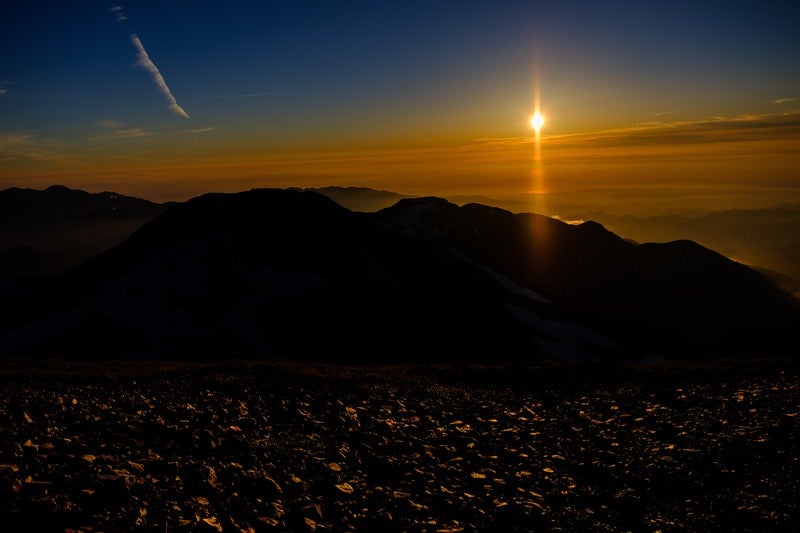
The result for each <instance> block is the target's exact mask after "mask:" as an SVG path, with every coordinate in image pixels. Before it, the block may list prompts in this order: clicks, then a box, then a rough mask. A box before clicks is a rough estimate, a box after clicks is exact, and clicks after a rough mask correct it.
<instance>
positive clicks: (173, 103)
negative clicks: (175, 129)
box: [131, 34, 189, 118]
mask: <svg viewBox="0 0 800 533" xmlns="http://www.w3.org/2000/svg"><path fill="white" fill-rule="evenodd" d="M131 42H132V43H133V46H135V47H136V55H137V57H138V58H139V63H138V64H139V66H140V67H142V68H144V69H145V70H147V71H148V72H149V73H150V75H151V76H152V77H153V81H154V82H155V84H156V85H157V86H158V88H159V90H160V91H161V92H162V94H163V95H164V97H165V98H166V99H167V102H168V103H169V104H168V105H167V107H168V108H169V110H170V111H172V112H173V113H175V114H176V115H178V116H181V117H183V118H189V114H188V113H187V112H186V111H184V110H183V108H182V107H181V106H180V105H178V101H177V100H175V97H174V96H173V95H172V91H170V90H169V86H167V82H166V81H164V76H162V75H161V72H159V70H158V67H157V66H156V65H155V63H153V61H152V60H151V59H150V56H149V55H147V51H146V50H145V49H144V46H142V41H140V40H139V37H137V36H136V35H135V34H131Z"/></svg>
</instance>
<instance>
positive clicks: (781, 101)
mask: <svg viewBox="0 0 800 533" xmlns="http://www.w3.org/2000/svg"><path fill="white" fill-rule="evenodd" d="M798 100H800V98H798V97H797V96H790V97H788V98H776V99H775V100H773V101H772V103H773V104H789V103H792V102H796V101H798Z"/></svg>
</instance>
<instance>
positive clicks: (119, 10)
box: [109, 5, 128, 22]
mask: <svg viewBox="0 0 800 533" xmlns="http://www.w3.org/2000/svg"><path fill="white" fill-rule="evenodd" d="M109 11H111V12H112V13H114V16H115V17H117V22H122V21H123V20H128V17H126V16H125V13H123V11H122V7H121V6H118V5H115V6H112V7H111V9H109Z"/></svg>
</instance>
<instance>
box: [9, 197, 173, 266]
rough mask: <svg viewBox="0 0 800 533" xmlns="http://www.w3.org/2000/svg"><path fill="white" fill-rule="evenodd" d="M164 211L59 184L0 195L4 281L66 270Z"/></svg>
mask: <svg viewBox="0 0 800 533" xmlns="http://www.w3.org/2000/svg"><path fill="white" fill-rule="evenodd" d="M166 208H167V205H164V204H156V203H153V202H149V201H147V200H142V199H139V198H133V197H130V196H124V195H121V194H117V193H113V192H101V193H88V192H86V191H81V190H75V189H69V188H67V187H63V186H61V185H53V186H52V187H48V188H47V189H45V190H35V189H22V188H17V187H13V188H10V189H6V190H3V191H0V278H14V277H19V276H26V277H30V276H45V275H53V274H60V273H63V272H66V271H67V270H69V269H70V268H72V267H75V266H77V265H79V264H80V263H81V262H82V261H84V260H86V259H87V258H89V257H90V256H92V255H95V254H98V253H100V252H102V251H105V250H107V249H109V248H111V247H112V246H114V245H116V244H119V243H120V242H122V241H123V240H124V239H125V238H127V237H128V236H129V235H131V234H132V233H133V232H134V231H135V230H137V229H138V228H139V227H140V226H141V225H142V224H144V223H145V222H147V221H148V220H152V219H153V218H155V217H156V216H158V215H159V214H160V213H162V212H163V211H164V210H165V209H166Z"/></svg>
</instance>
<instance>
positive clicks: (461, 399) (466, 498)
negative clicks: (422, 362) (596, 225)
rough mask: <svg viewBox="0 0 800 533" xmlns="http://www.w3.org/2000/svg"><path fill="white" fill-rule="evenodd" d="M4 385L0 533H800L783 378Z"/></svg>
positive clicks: (792, 407) (22, 369)
mask: <svg viewBox="0 0 800 533" xmlns="http://www.w3.org/2000/svg"><path fill="white" fill-rule="evenodd" d="M6 367H7V368H6V369H5V371H4V372H3V373H2V375H0V526H2V529H3V530H4V531H13V530H40V531H41V530H56V531H63V530H80V531H100V530H103V531H119V530H131V529H137V530H138V529H141V530H156V531H271V530H275V531H314V530H317V531H344V530H359V531H363V530H371V531H405V530H408V531H476V530H479V531H487V530H498V531H513V530H520V531H531V530H532V531H537V530H539V531H559V530H561V531H574V530H595V531H603V530H609V531H623V530H632V531H656V530H663V531H669V530H681V529H688V530H789V529H792V528H794V527H796V525H797V524H798V523H800V514H799V513H798V500H797V495H798V494H800V461H799V460H798V453H797V450H798V438H799V437H800V416H798V412H799V411H800V380H798V376H799V375H800V372H798V369H797V368H796V367H789V368H773V367H771V368H770V369H769V370H765V371H754V370H753V369H752V368H738V369H737V370H735V371H732V372H724V373H717V372H716V371H715V369H714V368H713V367H708V366H706V367H703V368H702V369H701V370H698V369H696V368H690V369H682V370H678V371H674V372H673V371H665V370H647V369H645V370H630V371H628V370H618V371H614V372H612V373H611V374H610V377H603V375H601V376H600V377H598V374H597V372H598V371H597V370H596V369H582V370H580V371H579V372H578V371H576V372H573V373H570V371H568V370H564V369H553V368H550V369H538V370H537V369H527V370H516V369H511V370H503V369H479V368H477V369H476V368H467V367H462V368H455V367H360V368H352V367H331V366H319V365H302V364H294V363H258V364H241V365H222V366H220V365H190V364H156V365H144V364H141V363H138V364H137V363H125V364H120V365H113V364H110V365H103V366H102V367H97V366H93V365H90V364H71V363H63V362H61V363H58V364H55V365H50V366H48V365H47V364H37V365H35V366H32V367H31V366H28V365H27V363H24V362H17V363H14V364H11V365H10V366H9V365H6ZM601 374H602V372H601Z"/></svg>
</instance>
